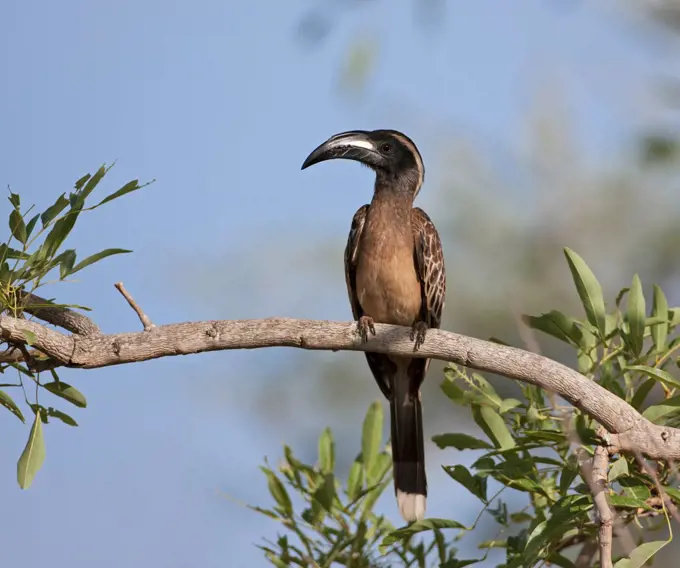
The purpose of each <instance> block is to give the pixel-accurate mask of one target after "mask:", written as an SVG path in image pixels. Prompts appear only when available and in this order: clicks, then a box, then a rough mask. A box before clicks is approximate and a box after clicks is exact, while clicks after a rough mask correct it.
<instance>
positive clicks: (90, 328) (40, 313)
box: [24, 294, 101, 336]
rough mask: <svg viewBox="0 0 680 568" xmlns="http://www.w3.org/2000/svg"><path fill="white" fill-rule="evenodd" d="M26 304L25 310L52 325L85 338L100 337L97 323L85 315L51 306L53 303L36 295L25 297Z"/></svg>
mask: <svg viewBox="0 0 680 568" xmlns="http://www.w3.org/2000/svg"><path fill="white" fill-rule="evenodd" d="M24 301H25V302H26V304H25V307H24V310H25V311H26V312H27V313H29V314H31V315H33V316H35V317H37V318H38V319H41V320H43V321H46V322H47V323H51V324H52V325H56V326H58V327H61V328H62V329H65V330H66V331H70V332H71V333H77V334H78V335H83V336H93V335H100V334H101V330H100V329H99V326H97V324H96V323H94V322H93V321H92V320H91V319H90V318H88V317H87V316H85V315H83V314H79V313H78V312H75V311H73V310H71V309H69V308H61V307H59V306H54V305H50V304H52V302H50V301H49V300H46V299H45V298H41V297H40V296H36V295H35V294H27V295H26V296H25V297H24Z"/></svg>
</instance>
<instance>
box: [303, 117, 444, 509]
mask: <svg viewBox="0 0 680 568" xmlns="http://www.w3.org/2000/svg"><path fill="white" fill-rule="evenodd" d="M335 158H344V159H349V160H356V161H358V162H361V163H363V164H365V165H366V166H368V167H369V168H371V169H372V170H374V171H375V174H376V175H375V189H374V192H373V199H372V200H371V203H370V204H366V205H363V206H362V207H360V208H359V210H358V211H357V212H356V213H355V215H354V218H353V219H352V227H351V229H350V233H349V238H348V240H347V246H346V248H345V280H346V282H347V292H348V294H349V301H350V304H351V306H352V313H353V314H354V319H355V320H357V332H358V333H359V334H360V335H361V337H362V338H363V339H364V341H366V340H367V339H368V333H369V332H371V333H373V334H375V328H374V325H373V324H374V323H375V322H378V323H388V324H394V325H403V326H410V327H411V329H412V331H411V340H412V341H415V345H414V351H417V350H418V348H419V347H420V346H421V345H422V343H423V341H424V340H425V333H426V331H427V329H428V328H438V327H439V325H440V322H441V316H442V310H443V309H444V296H445V295H446V273H445V270H444V256H443V253H442V245H441V241H440V239H439V234H438V233H437V229H436V228H435V226H434V224H433V223H432V221H431V220H430V218H429V217H428V216H427V214H426V213H425V212H424V211H423V210H422V209H420V208H419V207H413V200H414V199H415V197H416V196H417V195H418V192H419V191H420V188H421V186H422V184H423V179H424V176H425V168H424V166H423V160H422V157H421V156H420V152H419V151H418V148H416V145H415V144H414V143H413V141H412V140H411V139H410V138H408V136H406V135H404V134H402V133H401V132H397V131H396V130H374V131H372V132H367V131H364V130H354V131H351V132H343V133H341V134H336V135H335V136H332V137H331V138H330V139H328V140H327V141H326V142H324V143H323V144H321V145H320V146H319V147H318V148H316V149H315V150H314V151H313V152H312V153H311V154H310V155H309V156H308V157H307V159H306V160H305V162H304V163H303V164H302V169H303V170H304V169H305V168H308V167H309V166H312V165H314V164H317V163H319V162H323V161H325V160H331V159H335ZM365 355H366V360H367V361H368V366H369V367H370V369H371V372H372V373H373V376H374V377H375V380H376V381H377V383H378V387H379V388H380V390H381V391H382V393H383V395H384V396H385V397H386V398H387V399H388V400H389V402H390V425H391V442H392V462H393V466H394V489H395V493H396V497H397V505H398V507H399V511H400V513H401V515H402V517H403V518H404V519H405V520H406V521H414V520H420V519H422V518H423V516H424V514H425V501H426V496H427V480H426V478H425V451H424V440H423V417H422V406H421V397H420V385H421V384H422V382H423V380H424V378H425V374H426V373H427V370H428V367H429V366H430V360H429V359H422V358H412V357H396V356H391V355H381V354H377V353H366V354H365Z"/></svg>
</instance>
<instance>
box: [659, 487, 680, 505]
mask: <svg viewBox="0 0 680 568" xmlns="http://www.w3.org/2000/svg"><path fill="white" fill-rule="evenodd" d="M663 490H664V491H665V492H666V493H667V494H668V496H669V497H670V498H671V499H673V501H675V502H676V503H680V490H678V489H675V488H674V487H668V486H666V485H664V486H663Z"/></svg>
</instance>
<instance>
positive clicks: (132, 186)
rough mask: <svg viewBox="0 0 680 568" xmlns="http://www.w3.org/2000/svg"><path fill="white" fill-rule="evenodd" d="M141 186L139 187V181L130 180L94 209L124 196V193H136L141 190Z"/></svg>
mask: <svg viewBox="0 0 680 568" xmlns="http://www.w3.org/2000/svg"><path fill="white" fill-rule="evenodd" d="M141 187H142V186H140V185H139V180H136V179H135V180H132V181H130V182H128V183H126V184H125V185H124V186H123V187H121V188H120V189H119V190H118V191H114V192H113V193H112V194H111V195H109V196H107V197H105V198H104V199H102V200H101V201H100V202H99V203H97V205H95V207H99V206H100V205H104V203H108V202H109V201H113V200H114V199H118V198H119V197H121V196H123V195H125V194H126V193H131V192H133V191H137V190H138V189H141Z"/></svg>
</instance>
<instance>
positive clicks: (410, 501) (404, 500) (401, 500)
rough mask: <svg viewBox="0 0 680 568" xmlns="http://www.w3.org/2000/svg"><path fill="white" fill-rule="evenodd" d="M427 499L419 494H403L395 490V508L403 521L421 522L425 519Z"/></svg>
mask: <svg viewBox="0 0 680 568" xmlns="http://www.w3.org/2000/svg"><path fill="white" fill-rule="evenodd" d="M426 501H427V498H426V497H425V495H420V494H419V493H404V492H403V491H399V490H397V506H398V507H399V512H400V513H401V516H402V517H404V520H405V521H407V522H409V523H410V522H411V521H422V520H423V519H424V518H425V503H426Z"/></svg>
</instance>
